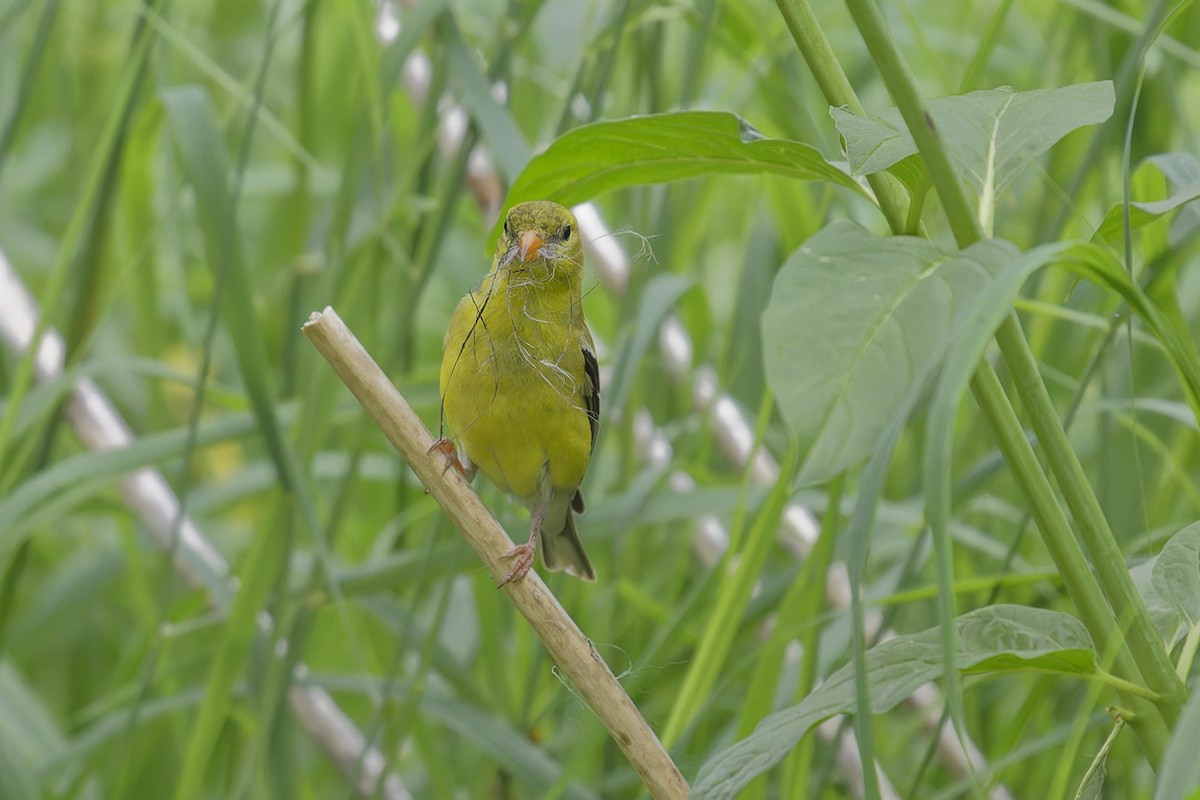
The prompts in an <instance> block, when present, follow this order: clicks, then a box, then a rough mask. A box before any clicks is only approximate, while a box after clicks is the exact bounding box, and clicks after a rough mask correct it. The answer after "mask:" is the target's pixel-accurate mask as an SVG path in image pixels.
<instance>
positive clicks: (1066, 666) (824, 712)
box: [691, 605, 1096, 800]
mask: <svg viewBox="0 0 1200 800" xmlns="http://www.w3.org/2000/svg"><path fill="white" fill-rule="evenodd" d="M955 627H956V633H957V637H956V642H957V650H956V652H955V658H954V662H955V666H956V667H957V668H958V669H960V670H963V671H967V672H983V671H988V670H989V669H998V670H1006V671H1007V670H1014V669H1020V670H1028V671H1049V672H1061V673H1066V674H1072V675H1090V674H1092V673H1093V672H1094V671H1095V662H1096V654H1095V651H1094V649H1093V647H1092V641H1091V638H1090V637H1089V636H1088V634H1087V630H1086V629H1084V627H1083V623H1081V622H1080V621H1079V620H1077V619H1075V618H1074V617H1072V616H1069V615H1067V614H1062V613H1060V612H1057V611H1046V610H1043V609H1037V608H1028V607H1026V606H1014V605H997V606H991V607H988V608H982V609H979V610H977V611H972V612H970V613H968V614H964V615H962V616H961V617H959V618H958V619H957V620H955ZM852 666H853V665H850V664H847V665H846V666H845V667H842V668H841V669H839V670H838V671H837V672H835V673H833V674H832V675H830V676H829V678H828V680H826V681H825V682H824V683H822V684H821V685H820V686H819V687H818V688H817V689H816V690H815V691H813V693H812V694H810V695H809V696H808V697H806V698H804V700H802V701H801V702H800V703H799V704H798V705H796V706H793V707H792V708H789V709H785V710H783V711H779V712H776V713H775V714H772V715H771V716H769V717H767V718H766V719H764V720H763V721H762V722H761V723H760V724H759V726H758V727H757V728H755V730H754V733H752V734H750V735H749V736H748V737H746V738H745V739H743V740H741V741H740V742H737V743H736V744H734V745H733V746H731V747H729V748H727V749H725V750H724V751H722V752H720V753H718V754H717V755H716V757H715V758H713V759H712V760H710V761H709V762H708V763H707V764H705V765H704V767H703V768H702V769H701V770H700V775H699V776H698V777H697V779H696V784H695V786H694V787H693V789H692V795H691V796H692V798H693V800H718V799H719V798H733V797H737V796H738V792H739V791H740V790H741V788H742V787H743V786H745V785H746V784H747V783H748V782H749V781H750V780H751V779H753V778H754V777H755V776H756V775H758V774H760V773H762V772H764V771H766V770H767V769H770V768H771V767H772V766H774V765H775V764H776V763H777V762H778V761H779V760H780V759H781V758H783V756H784V755H786V754H787V752H788V751H789V750H791V749H792V747H793V746H795V744H796V742H798V741H799V740H800V738H801V737H802V736H804V735H805V734H806V733H808V731H809V730H810V729H811V728H812V727H813V726H814V725H816V724H817V723H819V722H821V721H822V720H824V719H828V718H829V717H831V716H833V715H835V714H845V713H849V712H851V711H853V710H854V708H855V703H856V701H855V695H854V674H853V669H852ZM866 667H867V675H868V678H869V682H870V685H871V697H870V709H871V711H872V713H875V714H882V713H884V712H886V711H889V710H891V709H892V708H895V707H896V705H898V704H899V703H900V702H902V701H903V700H904V699H905V698H907V697H909V696H910V695H911V694H912V693H913V692H914V691H916V689H917V687H919V686H921V685H922V684H924V683H927V682H929V681H931V680H934V679H936V678H938V677H939V676H940V675H941V674H942V657H941V645H940V644H939V634H938V629H937V628H930V629H929V630H926V631H922V632H921V633H917V634H910V635H907V636H898V637H896V638H895V639H892V640H890V641H887V642H884V643H882V644H880V645H877V646H876V647H873V648H871V650H870V651H868V653H867V657H866Z"/></svg>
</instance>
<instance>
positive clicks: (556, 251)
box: [497, 200, 583, 282]
mask: <svg viewBox="0 0 1200 800" xmlns="http://www.w3.org/2000/svg"><path fill="white" fill-rule="evenodd" d="M497 255H498V258H499V262H498V265H499V266H500V267H501V268H504V267H508V268H510V269H526V270H529V271H530V272H532V273H533V274H534V275H535V276H537V277H539V278H542V277H545V278H547V279H550V278H559V279H563V280H571V281H575V282H578V280H579V279H580V278H581V277H582V274H583V240H582V239H581V237H580V233H579V223H578V222H576V221H575V216H574V215H573V214H572V213H571V212H570V211H568V210H567V209H566V208H564V207H562V206H560V205H559V204H558V203H552V202H550V201H549V200H533V201H530V202H528V203H520V204H519V205H515V206H513V207H512V208H510V209H509V211H508V216H506V217H505V218H504V230H503V232H502V233H501V234H500V242H499V245H498V248H497Z"/></svg>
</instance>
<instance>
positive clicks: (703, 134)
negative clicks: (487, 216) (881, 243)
mask: <svg viewBox="0 0 1200 800" xmlns="http://www.w3.org/2000/svg"><path fill="white" fill-rule="evenodd" d="M763 173H771V174H775V175H786V176H788V177H792V178H799V179H801V180H826V181H832V182H833V183H836V184H838V185H839V186H844V187H846V188H848V189H853V190H854V191H857V192H860V193H862V192H863V189H862V187H861V186H859V185H858V183H857V182H856V181H855V180H854V179H853V178H851V177H850V176H849V175H847V174H846V173H845V171H843V170H842V169H840V168H838V167H836V166H834V165H833V164H831V163H830V162H829V161H827V160H826V159H825V157H824V156H822V155H821V153H820V152H819V151H818V150H817V149H816V148H814V147H811V146H809V145H807V144H804V143H803V142H796V141H791V140H789V139H768V138H766V137H764V136H763V135H762V134H761V133H759V132H758V131H757V130H755V129H754V127H753V126H751V125H750V123H748V122H746V120H744V119H742V118H741V117H739V116H736V115H734V114H728V113H725V112H722V111H679V112H674V113H670V114H651V115H648V116H640V117H629V118H627V119H620V120H612V121H605V122H594V123H592V124H590V125H582V126H580V127H578V128H575V129H573V130H570V131H567V132H566V133H564V134H563V135H562V136H560V137H559V138H558V139H556V140H555V141H554V142H553V143H552V144H551V145H550V146H549V147H547V148H546V150H545V151H544V152H543V153H541V154H539V155H537V156H534V157H533V159H532V160H530V162H529V164H528V165H526V167H525V170H524V171H523V172H522V173H521V175H520V177H518V178H517V180H516V182H515V183H514V184H513V186H512V189H511V190H510V191H509V193H508V201H507V204H508V206H513V205H515V204H517V203H519V202H521V201H523V200H539V199H540V200H555V201H557V202H559V203H562V204H563V205H567V206H570V205H574V204H576V203H581V202H583V201H585V200H590V199H592V198H593V197H596V196H597V195H599V194H603V193H604V192H608V191H612V190H613V189H619V188H622V187H624V186H636V185H641V184H647V183H667V182H669V181H678V180H683V179H684V178H698V177H701V176H704V175H716V174H742V175H757V174H763ZM501 217H503V215H501ZM498 229H499V223H497V230H498ZM492 233H493V238H494V237H495V233H496V231H493V232H492Z"/></svg>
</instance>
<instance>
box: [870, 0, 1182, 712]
mask: <svg viewBox="0 0 1200 800" xmlns="http://www.w3.org/2000/svg"><path fill="white" fill-rule="evenodd" d="M846 5H847V7H848V8H849V9H850V13H851V15H852V16H853V17H854V21H855V23H856V24H857V25H858V28H859V31H860V32H861V34H862V36H863V39H864V40H865V41H866V43H867V49H868V50H870V52H871V56H872V58H874V59H875V63H876V65H877V66H878V68H879V72H880V75H881V76H882V78H883V81H884V83H885V84H887V87H888V90H889V91H890V92H891V94H892V97H893V99H895V101H896V104H897V106H899V109H900V113H901V114H902V115H903V117H904V121H905V123H906V124H907V126H908V128H909V132H910V133H911V134H912V137H913V141H914V142H916V145H917V149H918V150H919V151H920V153H921V157H922V159H924V161H925V166H926V169H927V170H928V171H929V176H930V179H931V180H932V181H933V185H934V188H935V189H936V190H937V193H938V196H939V197H940V198H941V201H942V207H943V208H944V209H945V212H946V217H947V219H948V220H949V222H950V227H951V230H952V231H953V232H954V238H955V240H956V241H957V242H958V245H959V247H963V248H965V247H968V246H970V245H972V244H974V243H975V242H978V241H980V240H981V239H982V238H983V231H982V229H981V227H980V224H979V220H978V219H977V218H976V216H975V214H974V213H973V212H972V209H971V203H970V201H969V200H968V198H967V194H966V190H965V189H964V188H963V185H962V182H961V181H959V179H958V175H957V173H956V172H955V170H954V167H953V166H952V165H951V163H950V156H949V154H948V153H947V151H946V148H945V147H943V146H942V141H941V137H940V136H939V135H938V132H937V128H936V126H935V125H934V123H933V119H932V117H930V115H929V113H928V111H927V110H926V108H925V106H924V104H923V102H922V101H921V97H920V94H919V92H918V91H917V83H916V78H915V77H914V76H913V74H912V71H911V70H910V69H909V67H908V63H907V61H905V59H904V57H903V55H902V54H901V53H900V50H899V48H898V47H897V46H896V43H895V41H894V40H893V39H892V37H891V35H890V33H889V32H888V30H887V26H886V24H885V22H884V20H883V16H882V14H881V13H880V11H879V8H878V6H876V5H875V3H874V2H872V0H846ZM996 342H997V344H999V346H1000V352H1001V354H1002V355H1003V356H1004V360H1005V362H1006V363H1007V365H1008V368H1009V371H1010V373H1011V374H1012V376H1013V380H1014V382H1015V384H1016V387H1017V392H1018V393H1019V394H1020V397H1021V401H1022V402H1023V403H1024V404H1025V406H1026V408H1027V410H1028V413H1029V417H1030V422H1031V423H1032V425H1033V429H1034V432H1035V433H1037V437H1038V441H1039V443H1040V444H1041V446H1042V447H1043V449H1044V450H1045V452H1046V457H1047V461H1048V462H1049V465H1050V469H1051V471H1052V472H1053V473H1054V476H1055V477H1056V478H1057V479H1058V482H1059V486H1060V488H1061V489H1062V493H1063V497H1064V498H1065V499H1066V501H1067V505H1068V506H1069V507H1070V509H1071V513H1072V514H1073V515H1074V517H1075V520H1076V522H1077V524H1078V526H1079V535H1080V537H1081V538H1082V539H1083V542H1084V544H1085V546H1086V547H1087V550H1088V552H1089V553H1090V554H1091V556H1092V562H1093V563H1094V564H1095V566H1096V572H1097V575H1098V577H1099V579H1100V584H1101V586H1102V587H1103V589H1104V593H1105V595H1106V596H1107V598H1108V602H1109V603H1111V605H1112V609H1113V611H1114V612H1115V614H1116V617H1117V619H1118V620H1120V622H1121V623H1122V624H1123V625H1124V626H1126V630H1127V632H1128V636H1129V643H1130V650H1131V652H1132V655H1133V658H1134V661H1135V662H1136V663H1137V665H1138V667H1139V669H1140V670H1141V672H1142V677H1143V678H1144V680H1145V681H1146V686H1147V688H1149V689H1150V690H1151V691H1152V692H1154V693H1155V694H1157V695H1159V696H1161V697H1162V698H1163V699H1162V700H1161V701H1160V702H1159V704H1158V706H1159V709H1160V710H1161V711H1162V713H1163V715H1164V717H1165V718H1166V719H1167V720H1168V721H1169V720H1170V719H1172V718H1173V717H1174V714H1175V710H1176V708H1177V706H1178V703H1179V701H1180V699H1181V698H1182V697H1183V696H1184V694H1185V690H1184V687H1183V684H1182V682H1180V680H1179V677H1178V676H1177V675H1176V674H1175V671H1174V669H1173V667H1172V664H1171V660H1170V658H1169V657H1168V654H1167V652H1166V649H1165V648H1164V647H1163V643H1162V640H1161V638H1160V637H1159V636H1158V632H1157V630H1156V629H1155V627H1154V625H1153V624H1152V623H1151V622H1150V617H1149V614H1148V613H1147V611H1146V606H1145V603H1144V602H1143V600H1142V597H1141V595H1139V594H1138V592H1137V589H1136V587H1135V586H1134V585H1133V579H1132V578H1131V577H1130V574H1129V570H1128V568H1127V567H1126V564H1125V558H1124V556H1123V554H1122V553H1121V549H1120V546H1119V545H1118V544H1117V541H1116V537H1115V536H1113V532H1112V529H1111V528H1110V527H1109V525H1108V521H1107V520H1106V519H1105V517H1104V512H1103V510H1102V509H1101V507H1100V502H1099V500H1097V499H1096V495H1095V492H1094V491H1093V490H1092V487H1091V485H1090V484H1089V483H1088V481H1087V476H1086V475H1085V474H1084V471H1083V466H1082V465H1081V464H1080V463H1079V458H1078V456H1077V455H1076V454H1075V451H1074V450H1073V449H1072V447H1071V444H1070V441H1069V440H1068V439H1067V434H1066V431H1065V430H1064V429H1063V425H1062V420H1061V419H1059V417H1058V414H1057V412H1055V410H1054V404H1053V403H1052V402H1051V400H1050V394H1049V392H1047V391H1046V385H1045V384H1044V383H1043V382H1042V377H1041V374H1040V373H1039V372H1038V369H1037V361H1036V359H1035V358H1034V356H1033V353H1032V351H1030V349H1029V343H1028V342H1027V341H1026V340H1025V335H1024V333H1022V331H1021V327H1020V323H1019V322H1018V321H1017V318H1016V315H1015V314H1012V315H1010V316H1009V317H1008V319H1006V320H1005V321H1004V323H1002V324H1001V326H1000V329H999V331H998V332H997V334H996ZM981 370H989V371H990V370H991V367H990V365H986V364H985V365H984V366H983V367H981ZM996 386H997V389H998V388H999V387H998V384H997V385H996ZM977 397H978V396H977ZM1039 472H1040V470H1039Z"/></svg>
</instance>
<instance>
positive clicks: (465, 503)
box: [304, 308, 688, 798]
mask: <svg viewBox="0 0 1200 800" xmlns="http://www.w3.org/2000/svg"><path fill="white" fill-rule="evenodd" d="M304 333H305V335H306V336H308V338H309V339H310V340H311V341H312V343H313V344H314V345H315V346H316V348H317V349H318V350H319V351H320V352H321V355H323V356H324V357H325V358H326V360H328V361H329V363H330V364H331V365H332V366H333V369H334V371H335V372H337V374H338V376H339V377H340V378H341V379H342V381H343V382H344V383H345V384H346V386H347V387H349V389H350V391H351V392H352V393H353V394H354V396H355V397H356V398H358V401H359V402H360V403H362V405H363V408H365V409H366V410H367V413H368V414H370V415H371V417H372V418H373V419H374V420H375V422H376V423H377V424H378V425H379V427H380V428H381V429H382V430H383V432H384V434H386V435H387V437H388V439H389V440H390V441H391V443H392V445H393V446H395V448H396V450H397V451H399V453H400V455H401V456H402V457H403V458H404V460H405V461H407V462H408V465H409V466H410V467H411V468H412V470H413V472H414V473H416V475H417V477H418V478H419V479H420V480H421V482H422V483H423V484H424V485H425V488H426V489H428V490H429V493H430V494H431V495H433V498H434V499H435V500H437V502H438V503H439V504H440V505H441V506H442V508H444V509H445V510H446V513H447V514H449V515H450V518H451V519H452V520H453V521H454V524H455V525H456V526H457V527H458V529H459V530H460V531H462V533H463V535H464V536H465V537H466V538H467V542H468V543H469V544H470V545H471V547H472V549H474V550H475V552H476V553H477V554H478V555H479V557H480V558H481V559H483V562H484V563H485V564H487V567H488V569H489V570H490V572H491V575H492V577H493V578H494V579H496V581H497V583H499V581H500V579H501V578H503V576H504V575H505V574H506V573H507V572H508V567H509V565H508V564H507V562H506V561H505V560H504V556H505V554H507V553H508V552H509V551H510V550H512V548H513V542H512V540H511V539H509V538H508V535H507V534H506V533H505V532H504V529H503V528H501V527H500V524H499V523H498V522H496V519H495V517H493V516H492V514H491V512H489V511H488V510H487V508H486V507H484V505H483V503H482V502H480V500H479V497H478V495H476V494H475V491H474V490H473V489H472V488H471V486H470V484H468V483H467V482H466V481H465V480H464V479H463V478H462V476H461V475H459V474H458V472H457V471H456V470H453V469H446V466H447V462H446V460H445V458H444V457H443V456H435V455H433V454H431V453H430V448H431V446H432V445H433V437H432V436H431V435H430V434H429V431H428V430H427V429H426V428H425V425H424V424H423V423H422V422H421V420H420V418H418V417H417V415H416V414H415V413H414V412H413V410H412V408H411V407H410V406H409V405H408V403H407V402H406V401H405V399H404V398H403V397H402V396H401V395H400V393H399V392H398V391H397V390H396V387H394V386H393V385H392V382H391V381H390V380H388V378H387V376H386V375H384V374H383V371H382V370H380V368H379V365H378V364H376V363H375V361H374V360H373V359H372V358H371V356H370V355H369V354H368V353H367V351H366V350H365V349H364V348H363V346H362V345H361V344H360V343H359V341H358V339H356V338H355V337H354V334H353V333H351V332H350V330H349V329H348V328H347V327H346V325H345V324H344V323H343V322H342V320H341V318H340V317H338V315H337V313H336V312H334V310H333V309H332V308H326V309H325V311H324V312H321V313H314V314H313V315H312V316H311V317H310V318H309V321H308V322H307V323H305V325H304ZM504 591H505V592H506V593H507V594H508V597H509V599H510V600H511V601H512V604H513V605H514V606H516V607H517V610H518V611H520V612H521V614H523V615H524V616H525V618H526V619H527V620H529V624H530V625H532V626H533V629H534V631H535V632H536V633H537V635H538V638H540V639H541V640H542V643H543V644H544V645H545V646H546V649H547V650H548V651H550V655H551V656H552V657H553V658H554V660H555V662H556V663H557V664H558V666H559V668H560V669H561V670H562V672H563V674H565V675H566V676H567V677H568V678H570V680H571V682H572V683H573V684H574V685H575V687H576V689H577V690H578V692H579V694H580V695H582V696H583V698H584V699H585V700H586V701H587V703H588V705H590V706H591V708H592V710H593V711H594V712H595V713H596V716H598V717H599V718H600V720H601V722H603V723H604V726H605V727H606V728H608V731H609V733H610V734H611V735H612V737H613V740H614V741H616V743H617V746H618V747H620V748H621V751H622V752H623V753H625V756H626V757H627V758H628V759H629V762H630V763H631V764H632V765H633V768H634V769H635V770H637V772H638V774H639V775H640V776H641V778H642V782H643V783H645V785H646V787H647V788H648V789H649V790H650V794H651V795H652V796H653V797H655V798H683V797H687V795H688V785H687V783H686V782H685V781H684V779H683V776H682V775H681V774H680V773H679V770H678V769H677V768H676V767H675V764H674V763H673V762H672V761H671V758H670V756H668V755H667V752H666V750H664V749H663V746H662V744H661V743H660V742H659V740H658V737H657V736H655V734H654V731H652V730H650V726H649V725H647V724H646V720H645V719H644V718H643V717H642V714H641V712H640V711H638V709H637V706H635V705H634V704H633V701H632V700H630V699H629V695H628V694H626V693H625V690H624V689H623V688H622V687H621V684H620V683H618V682H617V679H616V678H615V677H614V676H613V674H612V671H611V670H610V669H609V668H608V665H607V664H606V663H604V659H602V658H601V657H600V654H599V653H597V652H596V649H595V648H594V647H593V646H592V643H591V641H590V640H589V639H588V638H587V637H586V636H584V635H583V632H582V631H580V630H579V626H577V625H576V624H575V621H574V620H572V619H571V617H570V616H568V615H567V612H566V611H564V610H563V607H562V606H561V605H559V603H558V600H557V599H556V598H555V597H554V595H553V594H551V593H550V590H549V589H547V588H546V584H544V583H543V582H542V579H541V578H540V577H539V576H538V575H537V573H536V572H534V571H530V572H529V574H528V575H527V576H526V577H525V578H524V579H523V580H520V581H516V582H514V583H511V584H508V585H507V586H505V587H504Z"/></svg>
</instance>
